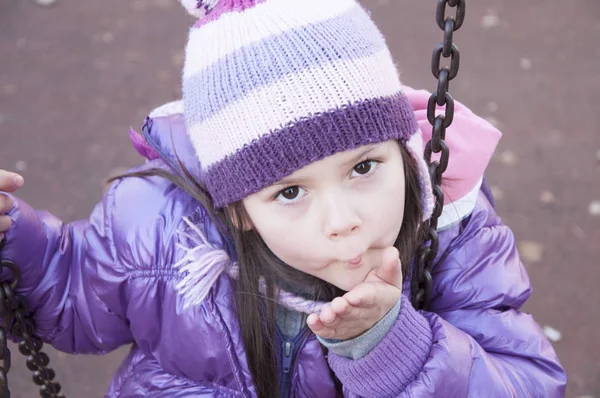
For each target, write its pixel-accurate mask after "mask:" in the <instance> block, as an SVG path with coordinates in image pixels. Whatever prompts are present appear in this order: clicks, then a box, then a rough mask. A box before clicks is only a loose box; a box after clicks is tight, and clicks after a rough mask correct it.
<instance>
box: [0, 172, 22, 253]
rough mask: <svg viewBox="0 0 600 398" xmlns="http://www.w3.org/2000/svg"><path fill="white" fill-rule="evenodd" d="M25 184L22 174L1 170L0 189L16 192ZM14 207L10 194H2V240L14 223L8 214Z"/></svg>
mask: <svg viewBox="0 0 600 398" xmlns="http://www.w3.org/2000/svg"><path fill="white" fill-rule="evenodd" d="M23 184H24V181H23V177H21V176H20V175H18V174H15V173H10V172H8V171H6V170H0V191H4V192H14V191H16V190H17V189H19V188H21V187H22V186H23ZM12 208H13V202H12V200H11V199H10V198H9V197H8V196H6V195H2V194H0V242H1V241H2V239H4V233H5V232H6V231H8V229H9V228H10V226H11V225H12V221H11V219H10V217H9V216H7V215H6V214H7V213H8V212H9V211H11V210H12Z"/></svg>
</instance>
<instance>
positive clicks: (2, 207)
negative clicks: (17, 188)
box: [0, 194, 13, 214]
mask: <svg viewBox="0 0 600 398" xmlns="http://www.w3.org/2000/svg"><path fill="white" fill-rule="evenodd" d="M12 208H13V201H12V199H11V198H9V197H8V196H6V195H2V194H0V214H2V213H8V212H9V211H11V210H12Z"/></svg>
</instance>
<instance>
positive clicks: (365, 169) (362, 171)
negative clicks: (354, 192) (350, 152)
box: [352, 160, 379, 177]
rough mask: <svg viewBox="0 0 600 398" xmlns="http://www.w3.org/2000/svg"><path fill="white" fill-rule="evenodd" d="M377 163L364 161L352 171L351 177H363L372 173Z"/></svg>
mask: <svg viewBox="0 0 600 398" xmlns="http://www.w3.org/2000/svg"><path fill="white" fill-rule="evenodd" d="M378 163H379V162H378V161H376V160H365V161H364V162H360V163H359V164H357V165H356V166H354V168H353V169H352V177H356V176H357V175H359V176H364V175H367V174H370V173H372V172H373V171H374V170H375V167H376V166H377V164H378ZM355 173H356V174H355Z"/></svg>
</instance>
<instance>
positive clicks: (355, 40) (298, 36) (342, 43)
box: [183, 7, 386, 126]
mask: <svg viewBox="0 0 600 398" xmlns="http://www.w3.org/2000/svg"><path fill="white" fill-rule="evenodd" d="M320 36H329V37H332V38H335V40H328V41H327V43H328V44H327V45H326V46H322V45H318V44H316V42H315V40H313V39H311V38H313V37H320ZM306 38H308V39H306ZM385 47H386V44H385V39H384V38H383V36H382V35H381V34H380V33H379V31H378V30H377V27H375V25H374V24H373V22H372V21H371V19H370V18H369V16H368V15H367V14H366V13H365V12H364V10H363V9H362V8H360V7H355V8H353V9H352V10H350V11H348V12H346V13H344V14H341V15H338V16H336V17H333V18H331V19H328V20H325V21H323V22H320V23H318V24H313V25H307V26H304V27H302V28H300V29H297V30H292V31H287V32H283V33H281V34H279V35H275V36H271V37H269V38H267V39H264V40H261V41H259V42H257V43H255V44H253V45H251V46H247V47H244V48H241V49H239V50H237V51H235V52H233V53H232V54H229V55H227V56H225V57H224V58H222V59H220V60H219V61H217V62H215V63H214V64H212V65H211V66H209V67H208V68H206V69H204V70H202V71H201V72H200V73H197V74H195V75H192V76H189V77H188V78H186V79H185V81H184V84H183V88H184V98H185V97H187V96H186V91H187V90H193V95H191V96H190V97H192V98H210V99H211V100H210V101H202V102H199V103H198V104H195V106H197V108H196V109H195V110H194V112H190V113H188V114H187V118H188V120H187V123H188V125H189V126H192V125H195V124H198V123H202V122H203V121H205V120H206V119H208V118H210V117H211V116H212V115H214V114H215V113H217V112H219V111H220V110H222V109H224V108H226V107H227V105H229V104H231V103H234V102H236V101H237V100H239V99H240V98H243V97H244V96H246V95H248V93H250V92H252V91H253V90H256V89H259V88H261V87H263V86H267V85H269V84H271V83H274V82H276V81H279V80H281V79H282V78H285V77H286V76H288V75H292V74H296V73H301V72H302V71H304V70H307V69H310V68H314V67H318V66H319V65H325V64H328V63H331V62H333V61H335V62H338V61H343V60H347V61H351V60H353V59H358V58H365V57H368V56H371V55H373V54H376V53H378V52H379V51H381V50H383V49H384V48H385ZM233 76H235V78H232V77H233Z"/></svg>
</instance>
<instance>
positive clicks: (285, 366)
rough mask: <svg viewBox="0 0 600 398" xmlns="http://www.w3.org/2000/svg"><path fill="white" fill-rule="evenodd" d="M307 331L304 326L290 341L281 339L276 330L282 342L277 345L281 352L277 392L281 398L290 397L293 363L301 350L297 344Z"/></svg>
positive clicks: (279, 333)
mask: <svg viewBox="0 0 600 398" xmlns="http://www.w3.org/2000/svg"><path fill="white" fill-rule="evenodd" d="M308 330H309V329H308V327H307V326H305V327H304V328H303V329H302V330H300V332H299V333H298V334H297V335H296V337H294V338H293V339H292V340H287V339H285V338H284V337H283V334H282V333H281V332H280V331H279V328H277V337H278V338H279V340H280V341H282V343H281V344H279V349H280V351H281V356H280V358H281V361H280V362H279V380H280V382H279V390H280V396H281V397H282V398H288V397H289V395H290V387H291V382H292V375H293V370H294V361H295V360H296V356H297V354H298V351H299V348H302V345H301V344H299V343H300V341H302V339H303V338H304V336H305V335H306V332H307V331H308Z"/></svg>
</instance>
